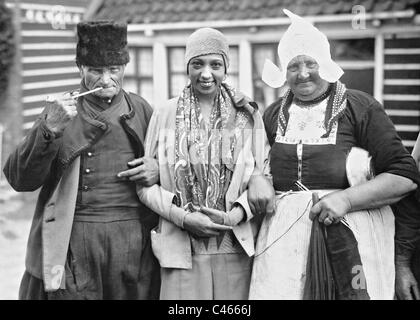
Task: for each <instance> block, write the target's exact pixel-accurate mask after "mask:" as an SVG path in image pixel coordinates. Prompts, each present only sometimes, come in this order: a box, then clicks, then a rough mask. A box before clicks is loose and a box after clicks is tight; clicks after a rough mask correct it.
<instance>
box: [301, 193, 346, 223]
mask: <svg viewBox="0 0 420 320" xmlns="http://www.w3.org/2000/svg"><path fill="white" fill-rule="evenodd" d="M350 210H351V203H350V201H349V199H348V198H347V196H346V194H345V193H344V192H343V191H337V192H332V193H330V194H328V195H326V196H325V197H323V198H322V199H321V200H319V201H318V202H317V203H316V204H315V205H314V206H313V207H312V209H311V211H310V213H309V218H310V219H311V220H313V219H315V218H316V217H317V216H318V220H319V222H321V223H324V224H325V225H327V226H328V225H330V224H331V223H333V222H338V221H340V220H341V219H342V218H343V217H344V215H346V214H347V213H348V212H350Z"/></svg>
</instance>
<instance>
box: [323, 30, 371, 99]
mask: <svg viewBox="0 0 420 320" xmlns="http://www.w3.org/2000/svg"><path fill="white" fill-rule="evenodd" d="M330 48H331V57H332V59H333V60H334V61H335V62H337V63H338V64H339V65H340V67H341V68H342V69H343V70H344V74H343V76H342V77H341V78H340V81H341V82H343V83H344V84H345V85H346V86H347V87H348V88H351V89H357V90H361V91H364V92H367V93H369V94H371V95H373V81H374V67H375V57H374V51H375V40H374V39H373V38H369V39H345V40H331V41H330Z"/></svg>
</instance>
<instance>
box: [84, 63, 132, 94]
mask: <svg viewBox="0 0 420 320" xmlns="http://www.w3.org/2000/svg"><path fill="white" fill-rule="evenodd" d="M79 70H80V75H81V77H82V79H83V81H84V83H85V86H86V88H87V89H88V90H92V89H95V88H98V87H102V90H99V91H96V92H94V93H92V94H93V95H95V96H97V97H99V98H101V99H112V98H113V97H114V96H116V95H117V94H118V93H119V92H120V91H121V88H122V83H123V78H124V70H125V65H115V66H107V67H91V66H81V67H80V68H79Z"/></svg>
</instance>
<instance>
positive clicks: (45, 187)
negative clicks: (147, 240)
mask: <svg viewBox="0 0 420 320" xmlns="http://www.w3.org/2000/svg"><path fill="white" fill-rule="evenodd" d="M122 94H123V95H124V98H125V99H126V101H127V103H128V106H129V112H128V113H127V114H124V115H121V117H120V121H121V123H122V126H123V128H124V130H125V131H126V132H127V134H128V136H129V139H130V141H131V142H132V146H133V149H134V153H135V156H136V158H138V157H142V156H143V155H144V147H143V145H144V139H145V136H146V130H147V127H148V124H149V120H150V118H151V115H152V112H153V110H152V108H151V107H150V105H149V104H148V103H147V102H146V101H145V100H144V99H143V98H141V97H140V96H137V95H134V94H128V93H126V92H124V91H122ZM79 99H81V98H79ZM81 105H82V104H81V101H80V100H79V103H78V105H77V111H78V115H77V116H76V117H75V118H74V119H73V120H72V121H71V122H70V123H69V124H68V126H67V127H66V129H65V130H64V132H63V135H62V136H60V137H58V138H54V136H53V135H52V134H51V132H50V131H49V130H48V129H47V128H46V124H45V116H46V114H47V112H48V110H47V108H48V107H47V108H45V109H44V111H43V112H42V114H41V115H40V117H39V118H38V119H37V121H36V122H35V124H34V126H33V127H32V129H31V130H30V132H29V133H28V135H27V136H26V138H25V139H24V140H23V141H22V142H21V143H20V145H19V146H18V147H17V149H16V150H15V151H14V152H13V153H12V154H11V155H10V156H9V158H8V160H7V162H6V165H5V167H4V169H3V171H4V174H5V175H6V177H7V179H8V181H9V183H10V184H11V186H12V187H13V188H14V189H15V190H16V191H34V190H36V189H38V188H40V187H41V191H40V193H39V197H38V201H37V204H36V208H35V214H34V217H33V221H32V226H31V231H30V234H29V239H28V245H27V253H26V270H27V271H28V272H29V273H30V274H32V275H33V276H35V277H37V278H39V279H44V278H45V275H46V273H48V272H46V271H45V268H44V267H45V266H43V261H45V257H46V255H47V252H46V251H48V250H50V251H57V250H61V251H63V252H60V255H59V256H60V257H62V256H63V254H64V256H65V254H66V252H67V248H68V243H57V242H60V239H61V238H62V239H63V241H62V242H66V241H68V240H67V237H61V234H68V237H69V234H70V233H69V232H70V231H71V224H72V218H71V219H67V220H66V221H67V222H65V223H64V224H63V223H52V222H54V220H55V219H54V217H52V218H49V217H47V215H48V213H46V211H51V210H49V208H50V207H54V206H55V207H57V205H56V204H55V203H54V199H51V198H52V196H53V193H54V195H55V194H56V193H57V191H56V189H57V186H58V185H59V182H60V180H63V179H61V178H62V177H63V175H64V176H67V175H68V171H69V170H70V167H74V166H71V164H72V163H73V161H74V160H75V159H78V157H79V156H80V154H81V153H82V152H84V151H85V150H86V149H88V148H89V147H90V146H92V145H93V144H95V142H96V141H98V139H100V138H101V136H102V135H103V134H104V133H105V131H106V130H107V125H106V124H105V125H103V124H102V125H98V122H94V121H92V120H91V119H90V118H89V117H87V116H86V114H85V113H84V111H83V110H82V107H81ZM110 147H112V146H110ZM67 169H69V170H67ZM66 170H67V173H66ZM72 170H73V171H74V170H78V168H75V169H72ZM77 176H78V174H77ZM76 192H77V191H76ZM146 210H147V213H149V211H148V210H149V209H147V208H146V207H142V208H141V210H140V211H141V214H142V213H143V212H144V213H146ZM60 219H61V218H60V217H57V219H56V220H60ZM156 221H157V217H156ZM57 228H61V229H63V230H56V229H57ZM43 229H44V230H43ZM45 229H49V231H48V233H46V230H45ZM47 236H48V237H49V238H51V239H48V240H46V237H47ZM43 238H44V239H43ZM56 238H59V239H56ZM43 240H44V241H43ZM47 241H51V242H52V244H48V243H46V242H47ZM54 241H56V243H55V245H54ZM64 251H65V252H64ZM44 280H45V279H44Z"/></svg>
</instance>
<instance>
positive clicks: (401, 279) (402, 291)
mask: <svg viewBox="0 0 420 320" xmlns="http://www.w3.org/2000/svg"><path fill="white" fill-rule="evenodd" d="M395 293H396V295H397V297H398V299H400V300H420V292H419V287H418V284H417V281H416V279H415V277H414V275H413V272H412V271H411V268H410V267H409V266H401V265H398V263H396V265H395Z"/></svg>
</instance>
